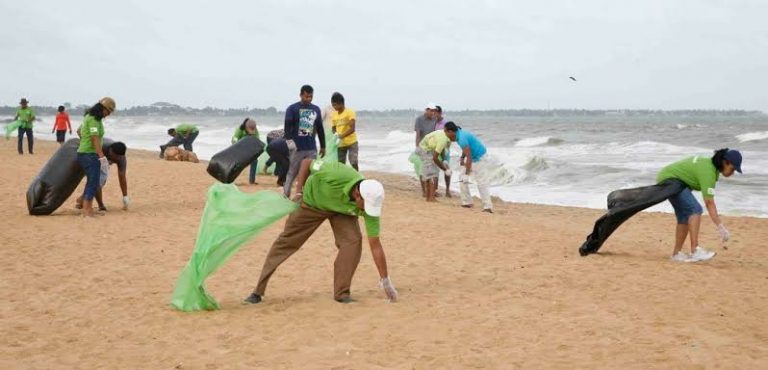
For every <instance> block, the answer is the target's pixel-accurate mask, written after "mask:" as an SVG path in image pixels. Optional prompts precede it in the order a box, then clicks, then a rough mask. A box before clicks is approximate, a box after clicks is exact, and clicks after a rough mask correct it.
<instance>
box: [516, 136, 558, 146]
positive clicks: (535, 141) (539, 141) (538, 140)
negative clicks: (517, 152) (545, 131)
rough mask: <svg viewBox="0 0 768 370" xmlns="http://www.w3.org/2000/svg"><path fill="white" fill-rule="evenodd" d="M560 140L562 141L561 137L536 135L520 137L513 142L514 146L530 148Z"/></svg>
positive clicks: (555, 142)
mask: <svg viewBox="0 0 768 370" xmlns="http://www.w3.org/2000/svg"><path fill="white" fill-rule="evenodd" d="M562 142H563V139H559V138H556V137H552V136H537V137H528V138H525V139H521V140H519V141H518V142H516V143H515V146H516V147H518V148H530V147H534V146H542V145H555V144H560V143H562Z"/></svg>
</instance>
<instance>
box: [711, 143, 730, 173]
mask: <svg viewBox="0 0 768 370" xmlns="http://www.w3.org/2000/svg"><path fill="white" fill-rule="evenodd" d="M727 152H728V148H723V149H718V150H715V155H713V156H712V164H713V165H715V168H717V170H718V171H720V172H722V171H723V161H725V160H726V159H725V153H727Z"/></svg>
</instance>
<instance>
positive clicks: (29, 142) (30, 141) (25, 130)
mask: <svg viewBox="0 0 768 370" xmlns="http://www.w3.org/2000/svg"><path fill="white" fill-rule="evenodd" d="M25 133H26V134H27V145H28V146H29V154H33V153H34V152H35V151H34V150H33V149H32V147H33V145H34V143H35V137H34V134H32V129H31V128H23V127H19V154H24V134H25Z"/></svg>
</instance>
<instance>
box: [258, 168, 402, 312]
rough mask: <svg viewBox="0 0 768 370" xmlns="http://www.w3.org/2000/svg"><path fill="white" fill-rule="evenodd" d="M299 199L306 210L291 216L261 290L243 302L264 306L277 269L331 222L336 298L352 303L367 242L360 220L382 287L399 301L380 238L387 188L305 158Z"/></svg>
mask: <svg viewBox="0 0 768 370" xmlns="http://www.w3.org/2000/svg"><path fill="white" fill-rule="evenodd" d="M295 199H296V200H297V201H299V200H300V201H301V207H299V209H297V210H296V211H294V212H293V213H292V214H291V215H290V216H289V217H288V221H287V222H286V223H285V229H284V230H283V232H282V233H281V234H280V236H279V237H278V238H277V240H275V242H274V243H273V244H272V248H271V249H270V250H269V253H268V254H267V258H266V260H265V261H264V267H263V268H262V270H261V276H260V277H259V282H258V285H257V286H256V289H254V291H253V293H251V295H250V296H248V298H246V299H245V301H244V302H243V303H246V304H255V303H259V302H261V299H262V297H263V296H264V292H265V291H266V289H267V283H268V281H269V278H270V277H271V276H272V274H273V273H274V272H275V270H276V269H277V267H278V266H280V264H282V263H283V262H284V261H285V260H286V259H288V257H290V256H291V255H292V254H293V253H295V252H296V251H298V250H299V248H301V247H302V246H303V245H304V243H305V242H306V241H307V239H309V237H310V236H312V234H313V233H314V232H315V230H317V228H318V227H319V226H320V224H322V223H323V222H324V221H325V220H328V221H329V222H330V223H331V229H332V230H333V236H334V238H335V240H336V247H337V248H338V254H337V255H336V261H335V262H334V276H333V286H334V292H333V298H334V299H335V300H336V301H338V302H341V303H349V302H352V298H351V297H350V288H351V285H352V277H353V276H354V274H355V270H356V269H357V265H358V263H360V254H361V251H362V240H363V237H362V234H361V232H360V225H359V224H358V220H357V219H358V217H360V216H362V217H363V219H364V220H365V230H366V233H367V234H368V244H369V246H370V247H371V253H372V254H373V260H374V262H375V264H376V268H377V269H378V271H379V276H380V278H381V279H380V281H379V283H380V286H381V287H382V288H383V289H384V292H385V294H386V295H387V298H388V299H389V300H390V301H394V300H396V299H397V291H396V290H395V287H394V285H393V284H392V282H391V281H390V280H389V276H388V273H387V259H386V257H385V255H384V248H383V246H382V245H381V240H380V239H379V231H380V226H379V218H380V217H381V208H382V203H383V201H384V187H383V186H382V185H381V183H380V182H378V181H376V180H366V179H365V178H363V176H362V175H361V174H360V173H358V172H357V171H355V170H354V169H353V168H352V167H349V166H346V165H344V164H342V163H339V162H337V161H327V162H325V161H323V160H322V159H318V160H312V159H305V160H303V161H302V162H301V167H300V169H299V174H298V182H297V184H296V196H295Z"/></svg>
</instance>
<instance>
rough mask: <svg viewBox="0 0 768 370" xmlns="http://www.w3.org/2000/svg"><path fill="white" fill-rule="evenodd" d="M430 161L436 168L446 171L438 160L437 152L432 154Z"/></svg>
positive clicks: (445, 167)
mask: <svg viewBox="0 0 768 370" xmlns="http://www.w3.org/2000/svg"><path fill="white" fill-rule="evenodd" d="M432 161H433V162H435V164H436V165H437V167H438V168H440V169H441V170H443V171H445V170H447V169H448V166H446V165H445V164H443V161H441V160H440V153H438V152H437V151H435V152H434V153H432Z"/></svg>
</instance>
